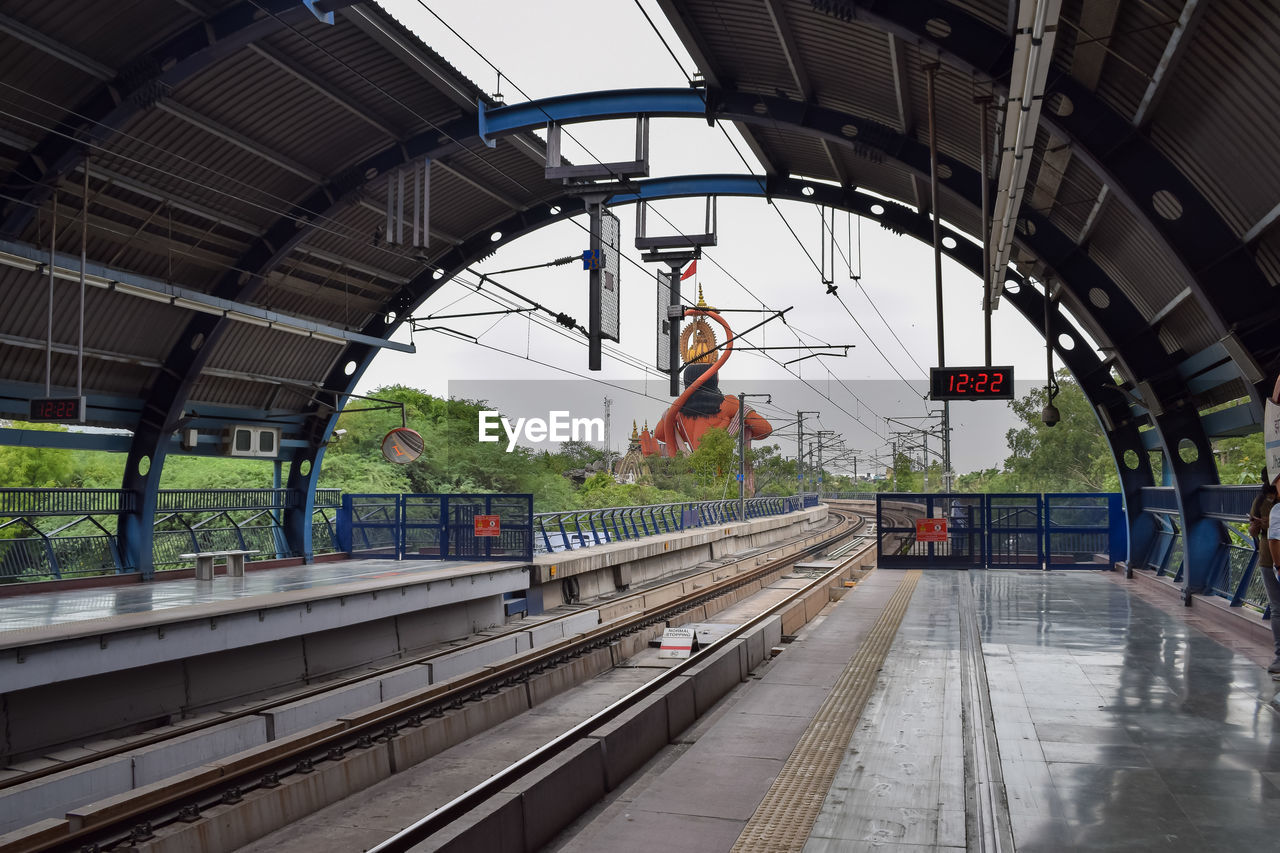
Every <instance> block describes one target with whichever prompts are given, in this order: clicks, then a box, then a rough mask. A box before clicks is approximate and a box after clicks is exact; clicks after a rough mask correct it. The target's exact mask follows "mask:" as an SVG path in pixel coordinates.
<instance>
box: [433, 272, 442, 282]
mask: <svg viewBox="0 0 1280 853" xmlns="http://www.w3.org/2000/svg"><path fill="white" fill-rule="evenodd" d="M431 277H432V278H434V279H435V280H436V281H439V280H440V279H442V278H444V270H436V271H435V272H433V273H432V274H431Z"/></svg>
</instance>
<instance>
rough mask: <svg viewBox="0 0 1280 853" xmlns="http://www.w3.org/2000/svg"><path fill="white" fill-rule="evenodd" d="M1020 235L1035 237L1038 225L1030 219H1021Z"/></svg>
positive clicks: (1019, 224) (1019, 225) (1019, 223)
mask: <svg viewBox="0 0 1280 853" xmlns="http://www.w3.org/2000/svg"><path fill="white" fill-rule="evenodd" d="M1018 233H1019V234H1026V235H1027V236H1028V237H1034V236H1035V233H1036V224H1035V223H1034V222H1032V221H1031V220H1030V219H1019V220H1018Z"/></svg>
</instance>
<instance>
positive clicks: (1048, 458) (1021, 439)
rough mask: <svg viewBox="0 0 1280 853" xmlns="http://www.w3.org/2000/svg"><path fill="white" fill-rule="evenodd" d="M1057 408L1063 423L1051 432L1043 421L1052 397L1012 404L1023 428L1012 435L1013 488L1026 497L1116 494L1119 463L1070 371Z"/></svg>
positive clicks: (1061, 381)
mask: <svg viewBox="0 0 1280 853" xmlns="http://www.w3.org/2000/svg"><path fill="white" fill-rule="evenodd" d="M1057 380H1058V385H1059V389H1060V390H1059V393H1058V395H1057V397H1056V398H1055V399H1054V405H1055V406H1057V407H1058V411H1059V412H1060V413H1061V421H1060V422H1059V423H1058V424H1057V425H1055V426H1047V425H1046V424H1045V423H1044V421H1043V420H1042V419H1041V411H1042V409H1043V408H1044V406H1045V402H1046V399H1047V397H1046V394H1045V391H1044V389H1043V388H1038V389H1036V390H1034V391H1032V392H1031V393H1029V394H1027V395H1026V396H1025V397H1022V398H1021V399H1018V400H1015V401H1014V402H1013V404H1012V406H1013V411H1014V413H1015V414H1016V415H1017V416H1018V418H1019V419H1020V420H1021V421H1022V422H1023V424H1024V426H1022V427H1021V428H1019V429H1011V430H1009V432H1008V433H1006V439H1007V441H1008V443H1009V450H1010V454H1009V457H1008V458H1007V459H1005V463H1004V470H1005V472H1006V474H1007V475H1008V477H1009V479H1008V482H1007V485H1009V486H1011V487H1012V490H1013V491H1020V492H1095V491H1106V490H1108V489H1113V488H1115V485H1116V484H1117V483H1118V477H1117V475H1116V472H1115V462H1114V461H1113V459H1112V457H1111V450H1110V448H1109V446H1108V445H1107V441H1106V438H1105V436H1104V435H1103V433H1102V427H1101V425H1099V423H1098V420H1097V416H1096V414H1095V413H1094V411H1093V408H1092V407H1091V406H1090V405H1089V401H1088V399H1087V398H1086V397H1085V395H1084V391H1082V390H1081V389H1080V386H1079V385H1077V384H1076V383H1075V381H1074V380H1072V379H1071V376H1070V374H1068V373H1067V371H1065V370H1062V371H1059V372H1058V376H1057Z"/></svg>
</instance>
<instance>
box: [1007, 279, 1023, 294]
mask: <svg viewBox="0 0 1280 853" xmlns="http://www.w3.org/2000/svg"><path fill="white" fill-rule="evenodd" d="M1019 290H1022V282H1020V281H1018V280H1017V279H1016V278H1010V279H1005V282H1004V292H1005V293H1017V292H1018V291H1019Z"/></svg>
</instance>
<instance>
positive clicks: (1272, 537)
mask: <svg viewBox="0 0 1280 853" xmlns="http://www.w3.org/2000/svg"><path fill="white" fill-rule="evenodd" d="M1271 402H1272V403H1275V404H1276V405H1280V376H1278V377H1276V387H1275V390H1273V391H1272V392H1271ZM1262 479H1263V480H1265V481H1267V482H1269V483H1270V486H1271V494H1272V503H1271V512H1270V513H1269V515H1268V524H1267V546H1268V550H1269V551H1270V552H1271V565H1272V568H1270V569H1267V570H1266V577H1269V578H1271V581H1272V585H1273V586H1275V587H1276V588H1277V591H1280V582H1277V579H1276V570H1275V568H1274V567H1275V566H1280V501H1277V500H1275V497H1276V494H1277V492H1276V489H1277V486H1278V484H1280V466H1275V467H1273V468H1271V469H1270V470H1264V471H1263V474H1262ZM1267 595H1268V596H1270V598H1271V630H1272V633H1274V632H1275V630H1276V617H1277V616H1278V615H1280V612H1278V611H1277V610H1276V604H1277V601H1278V600H1280V596H1277V594H1276V591H1273V589H1272V586H1268V587H1267ZM1277 636H1280V635H1277ZM1277 652H1280V647H1277ZM1267 672H1280V654H1277V655H1276V659H1275V660H1273V661H1272V662H1271V666H1269V667H1267Z"/></svg>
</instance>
